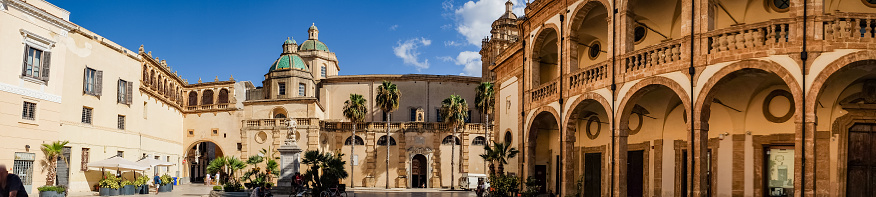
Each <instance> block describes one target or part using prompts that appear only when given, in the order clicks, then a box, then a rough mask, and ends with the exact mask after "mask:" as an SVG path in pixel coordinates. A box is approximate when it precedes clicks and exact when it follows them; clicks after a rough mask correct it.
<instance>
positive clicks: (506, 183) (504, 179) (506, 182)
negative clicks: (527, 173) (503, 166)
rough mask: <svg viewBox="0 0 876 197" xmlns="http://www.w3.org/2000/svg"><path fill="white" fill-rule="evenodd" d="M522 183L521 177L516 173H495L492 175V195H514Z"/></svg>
mask: <svg viewBox="0 0 876 197" xmlns="http://www.w3.org/2000/svg"><path fill="white" fill-rule="evenodd" d="M518 185H520V179H519V178H517V176H514V175H503V174H500V175H493V176H490V187H491V188H492V190H491V191H490V195H491V196H514V195H515V194H516V193H517V190H518V189H517V187H518Z"/></svg>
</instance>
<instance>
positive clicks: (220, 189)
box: [213, 185, 222, 191]
mask: <svg viewBox="0 0 876 197" xmlns="http://www.w3.org/2000/svg"><path fill="white" fill-rule="evenodd" d="M213 191H222V186H218V185H217V186H213Z"/></svg>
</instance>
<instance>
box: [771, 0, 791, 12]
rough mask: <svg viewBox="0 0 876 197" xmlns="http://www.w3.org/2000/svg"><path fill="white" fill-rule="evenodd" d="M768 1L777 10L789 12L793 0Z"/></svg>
mask: <svg viewBox="0 0 876 197" xmlns="http://www.w3.org/2000/svg"><path fill="white" fill-rule="evenodd" d="M766 3H767V4H769V7H770V8H772V9H773V11H776V12H787V11H788V8H789V7H791V0H766Z"/></svg>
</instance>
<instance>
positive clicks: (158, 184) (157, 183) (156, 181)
mask: <svg viewBox="0 0 876 197" xmlns="http://www.w3.org/2000/svg"><path fill="white" fill-rule="evenodd" d="M152 184H153V185H155V195H158V188H160V187H161V177H158V172H155V177H153V178H152Z"/></svg>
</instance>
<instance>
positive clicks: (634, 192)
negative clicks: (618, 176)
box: [627, 150, 645, 197]
mask: <svg viewBox="0 0 876 197" xmlns="http://www.w3.org/2000/svg"><path fill="white" fill-rule="evenodd" d="M644 155H645V152H644V151H640V150H637V151H630V152H628V153H627V196H630V197H641V196H643V195H644V191H643V189H644V185H643V181H644V180H643V177H644V173H645V169H644Z"/></svg>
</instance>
